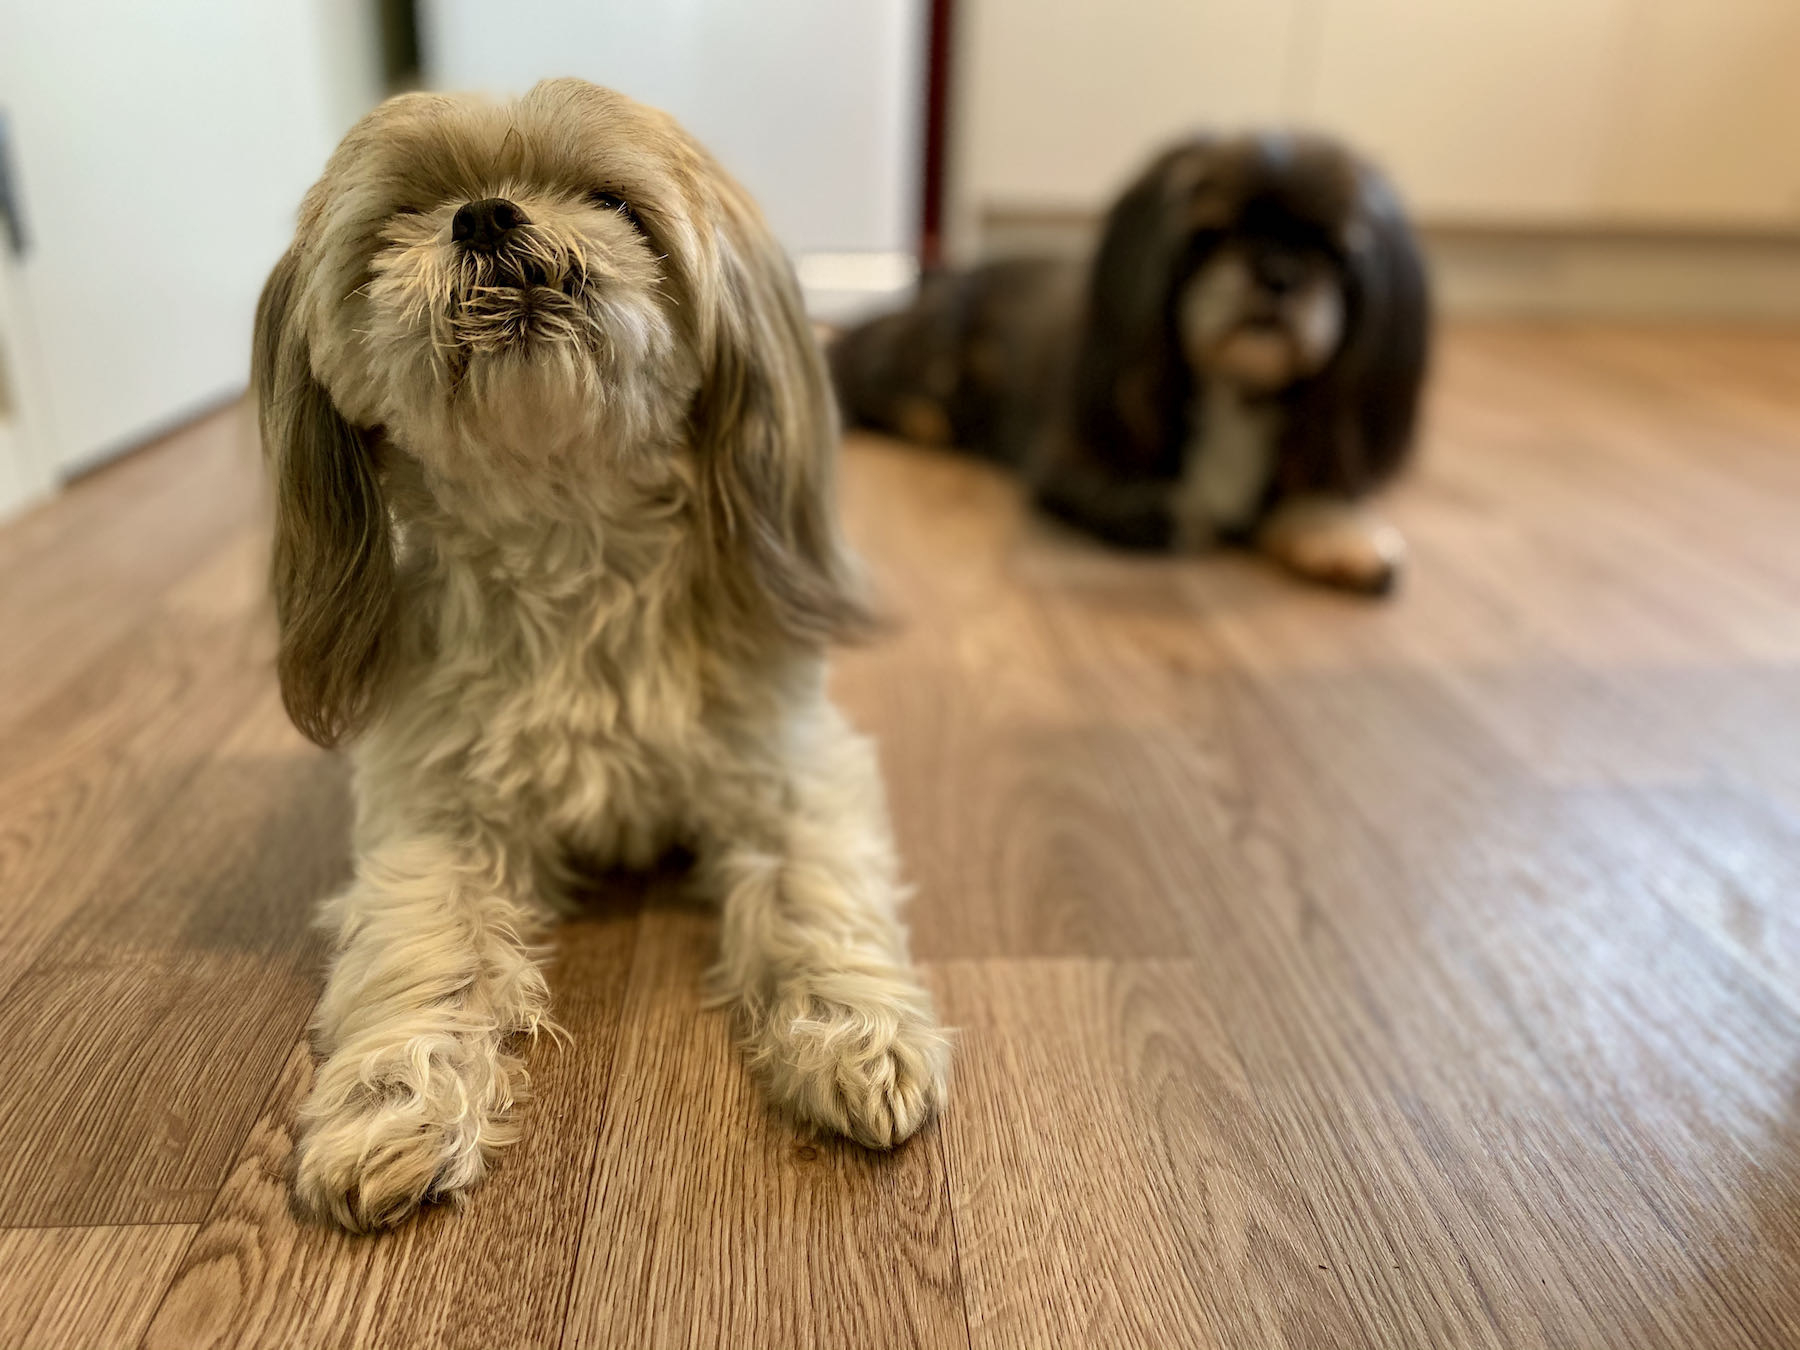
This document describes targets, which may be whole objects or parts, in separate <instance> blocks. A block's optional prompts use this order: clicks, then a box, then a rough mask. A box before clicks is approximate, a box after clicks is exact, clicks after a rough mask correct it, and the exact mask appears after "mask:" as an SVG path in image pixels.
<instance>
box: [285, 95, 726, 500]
mask: <svg viewBox="0 0 1800 1350" xmlns="http://www.w3.org/2000/svg"><path fill="white" fill-rule="evenodd" d="M736 196H737V194H736V192H735V188H734V186H733V185H731V184H730V183H729V182H728V181H727V180H725V179H724V178H723V176H722V175H721V174H719V173H718V172H717V170H716V169H715V168H714V167H713V166H712V165H711V164H710V162H709V161H707V160H706V158H705V157H704V155H703V153H702V152H701V151H699V150H698V148H697V147H696V146H694V145H693V143H692V142H691V141H689V140H688V139H687V138H686V137H685V136H684V135H683V134H682V133H681V131H680V130H679V129H678V128H677V127H676V126H675V124H674V123H673V122H672V121H671V120H670V119H669V118H668V117H666V116H664V115H663V114H661V113H659V112H656V111H654V110H652V109H649V108H645V107H642V106H640V105H638V104H635V103H633V102H631V101H630V100H628V99H626V98H624V97H622V96H620V95H617V94H614V93H611V92H610V91H607V90H602V89H597V88H594V87H592V86H588V85H584V84H580V83H578V82H574V81H560V82H556V83H554V84H548V85H541V86H539V87H538V88H537V89H535V90H534V91H533V92H532V93H531V94H530V95H528V96H527V97H526V98H525V99H523V100H521V101H520V102H519V103H517V104H514V105H511V106H505V105H498V104H493V103H489V102H486V101H481V100H476V99H469V98H456V97H446V96H439V95H422V94H421V95H410V96H404V97H401V98H398V99H394V100H391V101H390V102H389V103H387V104H384V105H383V106H382V107H381V108H380V109H378V110H377V111H376V112H375V113H373V114H371V116H370V117H369V118H368V119H366V120H365V121H364V122H363V124H362V125H360V126H359V127H358V128H356V130H354V131H353V132H351V134H350V135H349V136H348V137H347V138H346V139H345V141H344V143H343V145H342V146H341V147H340V148H339V150H338V151H337V153H336V154H335V155H334V156H333V157H332V159H331V162H330V164H329V166H328V167H327V169H326V172H325V175H324V177H323V178H321V179H320V181H319V183H318V185H317V186H316V187H315V188H314V190H313V192H312V193H311V194H310V195H309V196H308V198H307V201H306V204H305V206H304V207H303V209H302V218H301V228H300V233H299V236H298V238H297V240H296V243H295V252H294V255H293V266H294V267H295V269H296V271H297V273H298V278H297V282H296V284H297V286H298V288H299V294H298V296H297V298H296V300H297V311H298V312H297V315H296V317H297V318H298V320H299V321H300V322H301V323H302V324H303V325H304V327H305V329H306V333H307V337H308V339H309V341H310V346H311V351H312V359H313V367H314V370H315V372H316V373H317V374H318V376H319V377H320V378H321V380H322V381H323V383H324V384H325V386H326V387H327V389H328V390H329V391H330V393H331V395H332V397H333V399H334V401H335V402H336V404H337V406H338V407H339V409H340V410H341V411H342V412H343V413H344V414H345V415H346V416H347V417H348V418H349V419H350V420H351V421H352V422H353V423H355V424H358V425H365V426H380V427H381V428H382V429H383V430H384V432H385V433H386V434H387V435H388V436H389V437H390V438H392V439H393V440H394V441H396V442H397V443H398V444H399V445H401V446H402V447H403V448H404V449H406V450H407V451H408V452H409V453H412V454H415V455H417V456H419V457H421V458H423V459H427V460H428V461H432V462H433V467H434V468H436V469H438V470H439V471H441V472H443V473H446V474H468V473H471V472H473V471H475V470H476V469H478V468H479V467H480V460H481V457H483V456H486V457H488V458H490V459H491V458H492V457H494V456H505V457H507V458H521V459H531V458H541V457H545V456H554V455H558V454H564V453H569V452H571V451H579V452H583V453H589V454H593V453H601V452H602V451H603V450H604V449H605V448H606V447H608V446H610V447H611V448H612V450H613V451H614V452H615V453H629V452H631V451H633V450H636V449H641V448H643V447H644V446H645V445H646V444H647V443H649V442H653V441H655V440H657V439H659V438H660V439H669V438H673V437H675V436H676V434H677V433H678V431H679V429H680V421H681V419H682V417H683V416H684V415H685V413H686V405H687V402H688V400H690V399H691V398H692V396H693V394H694V392H695V390H696V388H697V387H698V385H699V381H700V378H701V375H702V373H703V365H704V362H705V353H704V351H703V348H704V347H705V346H706V344H707V343H708V341H709V340H710V339H711V338H712V337H713V334H712V332H710V331H708V330H709V327H711V326H716V324H717V322H718V321H719V317H720V316H719V315H718V313H717V310H718V307H719V305H720V304H721V303H722V302H723V301H724V300H725V297H723V296H721V295H720V294H718V289H719V287H720V286H721V285H724V284H726V283H727V282H728V280H729V278H727V277H724V276H722V275H721V259H720V258H719V257H718V256H717V248H716V241H718V240H719V238H720V236H721V234H722V233H723V232H724V231H725V230H727V229H728V228H729V227H730V224H731V223H732V222H731V221H729V220H728V219H727V217H729V216H730V215H732V214H733V208H740V212H741V207H742V206H743V203H741V202H739V201H736V200H735V198H736ZM759 242H760V241H759ZM709 321H710V322H709Z"/></svg>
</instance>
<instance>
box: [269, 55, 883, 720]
mask: <svg viewBox="0 0 1800 1350" xmlns="http://www.w3.org/2000/svg"><path fill="white" fill-rule="evenodd" d="M254 383H255V386H256V389H257V393H258V398H259V404H260V408H261V413H262V427H263V439H264V443H265V450H266V453H267V455H268V457H269V459H270V462H271V466H272V470H273V476H274V480H275V485H276V493H277V531H276V543H275V570H274V583H275V592H276V600H277V609H278V612H279V614H280V619H281V627H282V644H281V654H280V658H279V665H280V673H281V676H282V685H283V692H284V695H285V697H286V699H287V703H288V707H289V710H290V712H291V713H292V715H293V717H294V720H295V721H296V723H297V724H298V725H299V726H300V727H301V729H302V730H304V731H306V732H307V734H308V735H310V736H312V737H313V739H315V740H317V741H319V742H321V743H325V744H329V743H332V742H334V741H336V740H337V739H339V738H340V737H341V736H342V735H344V734H345V733H347V732H349V731H352V730H354V729H355V728H356V727H357V726H358V725H359V724H360V722H361V721H362V720H364V718H365V717H366V715H367V713H368V711H369V708H370V705H371V702H372V700H373V698H374V695H375V692H376V689H377V688H378V686H379V683H380V679H379V676H380V672H381V669H382V667H383V665H384V663H385V649H386V646H387V645H389V644H388V643H387V641H386V631H387V628H388V625H389V622H390V619H391V610H392V606H393V603H394V598H393V597H394V584H393V570H394V553H393V548H394V544H393V537H392V528H391V523H390V519H389V512H388V509H387V508H388V504H387V501H386V498H385V488H386V485H387V483H388V481H389V478H390V474H391V472H392V470H393V469H394V468H395V466H396V465H397V464H399V463H404V464H405V465H406V466H407V467H408V468H409V469H412V470H416V473H415V474H414V476H415V477H416V478H418V479H419V480H420V481H423V482H425V483H428V484H431V485H434V487H435V490H437V491H438V492H439V493H441V495H442V496H443V497H444V499H445V500H446V501H449V502H460V503H462V504H463V509H471V510H472V509H474V506H473V504H475V503H479V504H480V509H482V510H484V511H490V510H491V511H494V512H500V513H504V512H506V511H508V510H511V511H512V512H514V514H516V515H525V516H529V515H530V513H532V512H534V511H544V512H550V511H564V512H566V511H569V510H574V511H590V512H592V511H604V509H605V507H606V505H607V503H606V501H605V500H604V499H605V498H606V496H607V494H608V493H609V492H617V493H620V494H621V500H624V497H623V492H624V489H625V488H626V487H628V486H632V487H635V488H636V489H637V490H638V492H639V495H640V497H641V496H642V495H643V494H644V493H646V492H647V493H651V494H657V495H660V496H661V497H663V498H673V499H676V500H680V501H683V502H687V503H691V506H692V510H691V512H690V513H689V514H690V516H691V525H692V528H693V530H694V531H695V533H696V535H697V536H698V538H697V549H696V554H697V556H698V557H699V558H700V559H701V566H700V568H699V574H700V577H701V580H700V583H699V584H701V585H703V586H705V587H706V588H708V590H709V592H710V595H711V606H712V608H713V609H714V610H716V611H718V612H719V613H720V614H725V615H729V616H730V620H729V621H731V622H735V623H737V625H738V627H739V629H740V630H741V631H742V630H752V629H761V630H766V631H768V632H771V633H776V634H781V635H784V636H785V637H787V638H788V639H791V640H793V641H797V642H802V643H818V642H821V641H824V640H826V639H828V638H830V637H833V636H837V635H839V634H841V633H842V632H843V631H844V630H845V629H846V628H847V627H849V626H851V625H853V624H854V623H855V622H856V621H857V619H858V617H859V616H858V612H857V605H856V602H855V600H854V599H853V597H852V593H851V587H850V586H849V585H848V583H847V580H846V568H845V565H844V561H843V557H842V554H841V550H840V547H839V544H838V539H837V534H836V526H835V518H834V515H833V512H832V507H831V500H830V492H831V464H832V457H833V455H834V453H835V445H836V430H837V429H836V424H835V422H834V420H833V414H832V409H831V403H830V400H829V396H828V393H827V386H826V382H825V377H824V371H823V365H822V362H821V359H820V356H819V353H818V350H817V347H816V344H815V341H814V339H813V336H812V332H811V329H810V326H809V325H808V322H807V320H806V317H805V313H804V310H803V308H802V305H801V300H800V295H799V290H798V287H797V285H796V284H795V282H794V280H793V275H792V271H791V269H790V268H789V266H788V264H787V261H786V259H785V258H784V257H783V255H782V253H781V251H780V249H779V248H778V246H777V245H776V244H775V242H774V240H773V238H772V237H771V235H770V233H769V231H768V229H767V226H766V225H765V224H764V222H763V220H762V217H761V214H760V213H759V212H758V211H757V209H756V207H755V205H754V204H753V203H752V202H751V201H750V199H749V198H748V197H747V196H746V195H745V194H744V192H743V191H742V189H741V188H739V187H738V186H737V184H736V183H734V182H733V181H732V180H731V179H730V177H729V176H727V175H726V174H725V173H724V172H723V171H722V170H721V169H720V168H719V167H718V165H717V164H716V163H715V162H714V161H713V160H712V159H711V157H710V156H708V155H707V153H706V152H705V151H704V150H702V149H701V148H700V147H699V146H698V145H697V144H695V143H694V142H693V141H692V140H691V139H689V138H688V137H687V136H686V135H685V134H684V133H683V132H682V131H681V129H680V128H679V127H678V126H676V124H675V123H674V122H673V120H672V119H670V118H669V117H667V116H666V115H665V114H663V113H660V112H657V111H655V110H653V109H650V108H646V107H643V106H641V105H639V104H637V103H634V102H632V101H631V100H630V99H628V98H625V97H624V96H622V95H620V94H616V93H613V92H612V91H610V90H605V89H600V88H597V87H595V86H593V85H590V84H587V83H585V82H583V81H579V80H555V81H549V82H546V83H544V84H540V85H538V86H537V87H536V88H535V89H533V90H532V91H531V92H530V93H529V94H528V95H526V96H525V97H524V98H523V99H521V100H519V101H518V102H516V103H513V104H508V105H500V104H494V103H491V102H487V101H484V100H480V99H476V98H471V97H452V96H442V95H433V94H409V95H403V96H401V97H399V98H395V99H392V100H389V101H388V102H387V103H385V104H383V105H382V106H381V107H379V108H377V109H376V110H375V111H374V112H372V113H371V114H369V116H368V117H366V118H365V119H364V120H363V121H362V122H361V123H360V124H359V125H358V126H356V127H355V128H354V129H353V130H352V131H351V132H350V133H349V135H348V136H346V137H345V139H344V141H343V144H342V145H340V146H339V147H338V149H337V151H336V153H335V154H333V156H332V157H331V160H330V162H329V164H328V165H327V166H326V169H325V173H324V176H323V177H322V178H321V179H320V180H319V182H318V183H317V184H316V185H315V186H314V187H313V189H312V190H311V192H309V193H308V194H307V197H306V200H305V202H304V203H303V205H302V207H301V212H300V222H299V229H298V231H297V233H296V236H295V239H294V243H293V245H292V247H291V248H290V249H289V251H288V253H287V254H286V256H285V257H284V258H283V259H282V260H281V262H280V263H279V264H278V265H277V266H276V268H275V271H274V273H273V275H272V276H271V277H270V278H269V282H268V285H267V287H266V288H265V290H264V292H263V297H262V302H261V304H260V306H259V308H258V313H257V321H256V354H255V380H254ZM450 509H457V508H455V507H451V508H450Z"/></svg>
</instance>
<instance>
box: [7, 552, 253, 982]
mask: <svg viewBox="0 0 1800 1350" xmlns="http://www.w3.org/2000/svg"><path fill="white" fill-rule="evenodd" d="M265 547H266V545H265V544H264V542H263V537H262V535H261V532H260V531H258V530H255V529H250V530H240V531H237V532H236V533H234V534H227V535H226V537H225V539H224V540H223V541H215V542H214V544H213V547H212V551H211V552H210V553H209V555H208V558H207V561H206V562H205V563H204V564H203V565H201V566H200V567H199V568H198V569H197V570H196V571H194V572H192V573H190V574H188V575H187V576H185V577H183V578H182V579H181V580H180V581H179V582H178V583H176V584H175V585H174V586H173V587H171V588H169V589H167V590H165V591H164V592H163V593H162V594H161V595H160V596H158V597H157V599H156V601H155V603H154V604H152V605H150V606H149V607H148V608H147V609H144V610H142V611H140V612H139V613H138V616H137V619H138V622H137V626H136V627H135V628H133V629H132V630H131V631H130V632H128V633H127V634H126V635H125V636H124V637H121V638H120V639H119V640H118V641H117V642H115V643H114V644H113V645H112V646H111V647H109V648H108V649H106V650H105V651H104V652H102V653H101V654H100V655H99V656H98V657H96V658H95V659H94V660H93V662H92V663H91V664H90V665H88V666H87V667H86V668H85V669H84V670H82V672H81V673H80V674H79V675H77V676H75V677H74V678H71V679H70V680H68V681H67V682H66V683H64V684H63V685H62V686H61V687H60V688H58V689H56V690H55V691H54V692H51V693H48V694H46V695H45V697H43V698H42V699H40V700H39V701H38V702H37V703H36V705H35V707H34V710H33V715H32V716H31V718H29V719H28V720H27V721H25V722H23V723H22V724H20V725H17V726H14V727H12V728H11V729H10V730H5V731H0V896H4V897H7V900H8V903H3V904H0V991H4V990H5V989H6V988H7V987H8V986H9V985H10V984H11V983H12V982H13V981H14V980H15V979H17V977H18V976H19V975H20V974H21V973H22V972H23V971H24V969H25V968H26V966H27V965H28V964H29V963H30V962H31V961H32V960H33V959H34V958H35V957H36V956H37V955H38V953H39V952H40V950H41V949H42V948H43V946H44V945H45V944H46V943H47V942H49V941H50V940H51V939H52V937H53V935H54V934H55V933H56V931H57V930H58V929H59V928H60V927H61V925H62V924H63V923H64V922H65V921H66V920H67V919H68V918H69V916H70V915H71V914H72V913H73V912H74V911H75V910H77V909H78V908H80V907H81V906H82V905H83V904H84V903H86V902H87V901H88V899H89V898H90V897H92V896H93V895H95V894H97V893H100V892H103V891H106V890H109V889H111V888H113V887H114V886H115V885H116V880H117V876H118V875H119V874H120V873H126V874H129V873H130V872H131V870H132V868H133V865H134V864H133V858H134V855H136V854H138V853H141V852H142V851H144V850H147V849H149V848H150V847H152V844H151V841H150V839H149V837H148V836H149V832H150V831H151V829H152V828H153V824H154V822H155V821H156V820H157V818H158V817H159V816H160V815H161V814H162V813H164V812H165V811H166V810H167V807H168V804H169V802H170V801H171V800H172V799H173V798H174V797H176V796H178V795H179V794H180V793H181V791H182V789H183V787H184V786H185V784H186V783H187V782H188V781H189V779H191V778H192V777H193V776H194V775H195V774H196V773H197V772H198V771H199V770H200V768H201V767H202V766H203V765H205V764H206V763H207V762H208V761H209V760H210V759H211V758H212V757H213V755H214V753H215V752H216V750H217V747H218V746H219V744H220V743H221V742H222V741H224V740H225V739H226V738H227V737H228V736H230V734H231V733H232V729H233V728H234V727H235V726H236V725H238V724H239V723H240V722H242V721H243V719H244V718H245V717H246V716H247V715H248V714H249V712H250V710H251V708H252V707H253V706H254V703H255V700H256V699H257V698H258V697H266V695H267V692H268V690H269V689H270V688H271V687H272V671H271V660H270V658H271V654H272V650H273V648H272V644H271V642H270V640H269V633H268V631H267V630H266V628H265V627H264V626H263V625H262V624H261V623H259V622H257V621H256V616H257V614H258V613H259V611H260V606H261V604H262V601H261V598H260V594H261V586H260V583H259V582H258V581H256V580H255V579H254V578H255V577H256V572H255V570H254V568H253V565H252V563H251V558H252V556H253V555H254V554H258V553H260V552H261V551H262V550H263V549H264V548H265Z"/></svg>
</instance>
